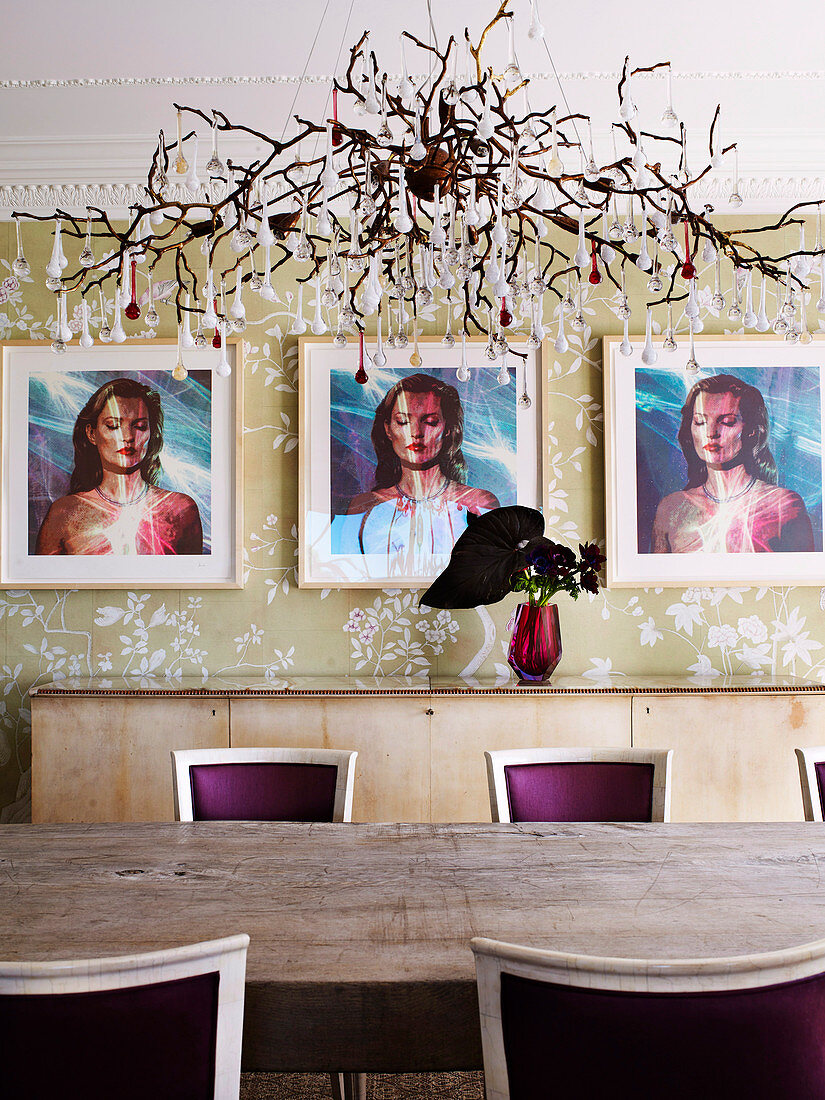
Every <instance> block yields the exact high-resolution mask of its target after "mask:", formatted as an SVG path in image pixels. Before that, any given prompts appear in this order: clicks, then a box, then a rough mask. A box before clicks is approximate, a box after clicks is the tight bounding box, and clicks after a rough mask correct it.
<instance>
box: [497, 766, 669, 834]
mask: <svg viewBox="0 0 825 1100" xmlns="http://www.w3.org/2000/svg"><path fill="white" fill-rule="evenodd" d="M484 758H485V760H486V761H487V783H488V786H489V788H490V813H491V815H492V819H493V821H510V820H512V819H511V817H510V801H509V799H508V798H507V779H506V777H505V774H504V769H505V768H507V767H509V766H510V765H512V764H578V763H596V764H652V765H653V801H652V805H651V821H670V770H671V761H672V759H673V749H499V750H498V751H496V752H485V753H484Z"/></svg>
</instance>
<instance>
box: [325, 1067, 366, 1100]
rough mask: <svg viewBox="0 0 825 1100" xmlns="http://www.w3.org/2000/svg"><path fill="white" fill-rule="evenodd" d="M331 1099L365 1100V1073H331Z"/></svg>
mask: <svg viewBox="0 0 825 1100" xmlns="http://www.w3.org/2000/svg"><path fill="white" fill-rule="evenodd" d="M329 1081H330V1084H331V1085H332V1096H333V1100H367V1075H366V1073H331V1074H330V1075H329Z"/></svg>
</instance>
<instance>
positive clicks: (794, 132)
mask: <svg viewBox="0 0 825 1100" xmlns="http://www.w3.org/2000/svg"><path fill="white" fill-rule="evenodd" d="M593 138H594V144H595V148H596V150H597V155H598V150H602V151H604V150H608V149H610V148H611V145H612V137H611V130H610V129H609V128H602V127H599V128H594V131H593ZM697 142H698V139H697ZM737 142H738V148H739V150H740V156H739V167H740V187H739V191H740V194H741V195H742V198H743V199H744V200H745V201H744V205H743V207H740V208H739V209H738V210H737V211H733V209H732V208H731V207H730V205H729V203H728V201H727V200H728V196H729V195H730V193H731V191H732V190H733V179H732V169H733V164H730V165H729V166H728V165H725V169H723V170H717V171H714V172H712V173H710V174H709V175H708V176H707V177H705V178H704V179H703V180H701V181H700V182H699V183H698V184H696V185H695V186H694V187H693V188H692V189H691V195H692V198H693V201H694V203H710V204H711V205H712V206H713V207H714V208H715V209H716V210H717V212H719V213H725V212H731V213H733V212H736V213H739V214H748V213H774V212H777V211H782V210H785V209H787V207H789V206H792V205H793V204H794V203H797V202H818V201H820V200H822V199H825V131H824V130H811V129H802V128H783V129H778V128H765V127H763V128H760V129H756V128H752V129H746V130H740V131H739V132H738V133H737ZM156 145H157V135H156V134H153V133H145V134H77V135H73V136H72V137H71V138H67V137H66V136H65V135H62V134H57V135H44V136H42V137H23V138H21V137H14V138H0V164H2V166H3V167H2V174H1V175H0V219H3V218H8V216H9V214H10V212H11V211H12V210H25V209H33V210H37V211H38V212H40V213H43V212H48V211H49V210H53V209H55V207H60V209H61V210H66V211H68V212H72V213H79V214H83V213H85V210H86V207H87V206H97V207H104V208H105V209H106V210H107V211H109V212H111V213H112V214H113V215H114V216H125V215H126V214H127V212H128V208H129V206H130V205H133V204H135V203H139V202H140V201H141V199H142V198H143V195H144V192H143V186H142V183H139V182H138V181H142V180H145V179H146V173H147V167H148V164H149V162H150V159H151V156H152V152H153V151H154V149H155V147H156ZM646 146H647V150H648V155H650V156H654V155H655V154H654V153H653V151H652V146H651V145H650V143H649V142H646ZM185 150H186V155H187V157H189V158H190V159H191V157H192V156H193V153H194V148H193V143H192V142H191V141H189V142H187V143H186V146H185ZM220 150H221V155H222V156H223V157H228V158H229V159H231V160H233V161H235V162H236V163H239V164H250V163H252V162H253V161H255V160H259V159H261V158H262V157H264V156H266V155H268V154H269V152H270V147H269V146H267V145H265V144H264V143H262V142H261V141H260V140H259V139H257V138H254V137H252V136H249V135H243V134H231V135H224V134H222V135H221V144H220ZM689 152H690V160H691V163H692V164H693V165H694V166H695V165H699V164H702V163H703V161H702V159H701V156H702V153H704V155H705V156H706V155H707V150H706V149H700V147H699V146H698V144H697V147H696V148H695V150H694V147H693V145H692V144H691V146H690V148H689ZM209 155H210V148H209V137H208V133H207V134H203V135H201V138H200V142H199V148H198V158H197V162H198V165H197V166H198V171H199V174H200V178H201V179H202V180H205V179H206V178H207V174H206V172H205V165H206V161H207V160H208V158H209ZM562 157H563V158H564V157H565V153H564V150H562ZM728 169H729V170H728ZM171 178H172V181H173V183H174V176H172V177H171ZM179 197H180V198H181V199H182V200H184V201H186V202H191V201H192V196H191V194H190V193H189V192H188V191H185V190H183V189H181V191H180V196H179Z"/></svg>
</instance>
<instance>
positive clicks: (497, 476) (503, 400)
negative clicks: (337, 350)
mask: <svg viewBox="0 0 825 1100" xmlns="http://www.w3.org/2000/svg"><path fill="white" fill-rule="evenodd" d="M416 373H422V374H431V375H432V376H433V377H434V378H438V379H439V381H441V382H447V383H449V385H451V386H455V388H456V389H457V390H458V394H459V397H460V398H461V404H462V406H463V408H464V443H463V444H462V448H461V449H462V451H463V453H464V458H465V459H466V461H467V484H468V485H472V486H473V487H474V488H476V489H486V490H488V492H491V493H493V494H494V495H495V496H496V497H497V498H498V500H499V503H500V504H501V505H502V506H504V505H508V504H516V503H517V501H516V487H517V481H516V449H517V440H516V402H517V400H518V394H517V393H516V372H515V370H514V369H513V368H511V369H510V384H509V385H508V386H500V385H499V384H498V383H497V382H496V373H497V368H493V369H490V370H485V369H482V370H471V374H470V380H469V381H468V382H457V381H456V376H455V368H454V367H427V368H426V369H425V368H423V367H420V368H418V370H415V369H414V368H413V367H409V366H408V367H406V368H397V367H395V368H389V367H387V368H384V369H383V370H378V369H376V368H373V369H372V370H370V377H369V381H368V382H367V384H366V386H360V385H359V384H358V383H357V382H356V381H355V377H354V375H353V373H352V371H351V370H332V371H330V489H331V493H330V497H331V500H330V513H331V514H332V515H341V514H346V511H347V507H348V505H349V502H350V500H351V499H352V498H353V497H354V496H357V494H358V493H365V492H368V491H369V490H370V489H372V486H373V479H374V475H375V450H374V449H373V446H372V440H371V439H370V432H371V431H372V424H373V420H374V418H375V410H376V408H377V407H378V405H379V404H380V402H381V401H382V399H383V398H384V395H385V394H386V393H387V391H388V390H389V389H390V388H391V387H392V386H394V385H395V383H396V382H398V381H399V380H400V379H401V378H408V377H409V376H410V375H411V374H416Z"/></svg>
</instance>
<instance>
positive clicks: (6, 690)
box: [0, 219, 825, 821]
mask: <svg viewBox="0 0 825 1100" xmlns="http://www.w3.org/2000/svg"><path fill="white" fill-rule="evenodd" d="M766 220H769V219H766ZM24 234H25V238H24V239H25V246H26V249H25V250H26V255H27V257H28V259H29V261H30V263H31V264H32V270H33V272H34V273H35V276H34V277H33V281H30V282H27V283H25V284H24V285H22V286H19V285H18V284H17V280H16V279H13V278H12V277H11V270H10V263H11V260H12V259H13V241H14V232H13V226H10V225H9V224H8V223H0V246H2V247H0V338H2V339H15V338H17V339H20V338H25V337H27V336H29V335H35V336H37V335H43V334H45V333H47V331H48V329H47V322H48V320H49V317H50V314H51V308H52V302H51V297H52V296H51V295H50V294H49V293H48V292H47V291H46V289H45V286H44V281H43V276H42V272H43V268H44V266H45V263H46V262H47V260H48V256H49V254H50V251H51V233H50V229H49V227H48V226H32V225H29V224H27V225H26V226H25V228H24ZM794 239H796V236H795V235H794ZM788 244H789V247H793V246H794V245H793V243H792V242H790V241H789V242H788ZM72 247H75V248H76V247H78V246H76V245H74V246H72V245H69V246H68V247H67V251H69V250H70V249H71V248H72ZM643 278H644V276H642V275H641V274H640V273H639V272H637V271H636V270H635V268H633V267H629V268H628V281H629V284H630V286H631V287H637V288H638V289H639V290H641V291H642V294H641V295H640V298H642V299H643V297H644V291H643V287H642V284H641V280H642V279H643ZM729 278H730V276H729V274H728V280H729ZM712 279H713V270H712V268H707V267H705V265H701V266H700V282H701V284H702V286H703V288H704V289H703V292H702V295H701V301H702V317H703V320H704V322H705V332H707V333H716V332H724V331H731V329H730V325H731V322H729V321H728V319H727V317H726V316H723V317H721V318H720V317H718V316H714V314H713V311H712V309H711V308H710V301H709V299H710V291H709V290H708V289H707V284H708V283H712ZM275 286H276V291H277V295H278V300H277V301H275V302H271V303H267V302H264V301H263V300H262V299H260V298H259V297H258V296H257V295H254V296H253V295H251V294H250V295H248V296H247V298H246V306H247V316H248V319H249V322H250V323H249V326H248V328H247V330H246V332H245V333H244V337H245V339H246V341H247V343H248V348H247V359H246V378H245V383H244V384H245V413H244V425H245V427H244V453H245V466H246V473H245V493H244V509H245V540H244V541H245V551H244V552H245V563H246V570H247V580H246V586H245V588H244V589H243V591H218V592H206V591H205V592H203V593H200V594H199V593H194V592H191V591H183V592H174V591H157V592H152V591H149V590H142V589H136V590H135V591H134V592H127V591H102V590H101V591H36V592H26V591H4V592H2V593H0V646H2V666H3V667H2V684H3V694H2V696H1V697H0V820H2V821H25V820H27V819H28V817H29V765H30V716H29V708H28V702H27V692H28V689H29V688H30V687H31V685H33V684H38V683H43V682H46V681H48V680H51V679H53V678H54V677H62V676H66V675H70V676H89V675H94V676H103V677H106V676H119V675H123V674H129V675H134V676H137V677H141V676H150V675H151V676H160V677H163V678H175V677H178V676H181V675H184V676H196V677H201V676H206V675H210V676H215V675H221V674H223V675H268V676H270V677H276V678H277V677H278V676H279V675H301V674H311V673H329V674H352V675H355V674H360V675H390V674H402V675H415V674H422V673H430V674H432V675H453V674H456V673H458V672H460V671H461V670H463V669H465V668H467V667H468V666H471V667H473V668H476V666H477V668H476V675H479V676H485V675H486V676H490V675H494V674H495V673H496V672H497V671H499V670H502V669H503V666H504V657H505V652H506V644H507V632H506V623H507V620H508V618H509V616H510V613H511V610H512V608H513V606H514V604H515V603H516V597H515V596H512V597H510V598H509V599H507V600H505V601H504V602H503V603H501V604H499V605H497V606H494V607H491V608H489V609H481V611H478V612H477V611H460V612H434V611H431V612H429V613H428V614H422V613H421V612H420V611H419V609H418V607H417V606H416V604H417V596H416V594H414V593H410V592H409V591H403V590H402V591H386V592H379V591H375V592H371V591H370V592H368V591H363V590H350V591H332V592H320V591H317V590H309V591H307V590H304V591H301V590H299V589H298V588H297V585H296V577H295V564H296V531H297V526H296V525H297V519H298V516H297V481H298V469H297V448H296V441H297V411H298V397H297V386H296V373H297V346H296V341H295V338H294V337H290V336H287V335H285V332H286V330H287V329H288V327H289V324H290V320H289V317H288V304H287V297H286V296H287V293H288V292H289V291H290V270H289V268H288V267H285V268H282V269H280V270H279V271H278V272H277V274H276V282H275ZM585 286H586V287H587V291H588V295H587V300H586V307H585V314H586V320H587V327H586V329H585V331H584V332H582V333H581V334H575V333H574V334H570V333H568V336H569V339H570V350H569V352H567V353H566V354H564V355H563V356H559V355H557V354H556V353H555V352H554V350H553V348H552V344H548V345H547V347H546V349H545V356H546V359H545V367H546V372H547V381H546V385H545V388H544V393H543V400H545V401H546V402H547V403H548V410H549V421H550V430H549V433H548V437H547V438H546V439H545V440H544V447H545V460H546V462H547V471H548V473H547V485H548V491H547V499H546V500H545V516H546V519H547V527H548V532H549V533H550V534H552V535H553V536H554V537H557V538H560V539H562V540H565V541H568V542H570V543H575V542H577V541H578V540H580V539H581V540H583V539H585V538H591V537H595V538H598V539H603V538H604V473H603V450H602V412H601V397H602V381H601V361H600V359H601V337H602V336H603V335H606V334H618V333H620V332H621V323H620V322H619V320H618V318H617V316H616V315H615V309H616V306H617V304H618V303H617V297H616V295H615V288H614V287H613V286H612V285H611V284H607V283H606V282H605V283H603V284H602V285H601V286H599V287H596V288H591V287H590V286H589V285H588V284H585ZM817 290H818V287H817V288H816V289H815V290H814V293H813V295H812V298H813V301H812V302H810V304H809V310H808V318H809V324H810V325H811V327H812V330H814V329H816V328H817V327H818V318H817V315H816V313H815V310H814V302H815V300H816V298H817V297H818V294H817ZM728 293H729V288H728ZM110 296H111V295H110ZM313 300H314V295H313V293H310V294H309V296H308V300H307V301H306V302H305V313H306V314H307V315H309V307H310V306H311V305H312V302H313ZM771 304H772V301H771V300H769V313H770V310H771ZM70 306H71V303H70ZM546 308H547V310H548V312H549V311H550V310H551V309H552V306H551V303H550V296H549V295H548V296H547V300H546ZM160 312H161V316H162V327H161V329H160V333H159V334H160V335H170V336H171V335H173V334H174V328H173V324H172V321H171V310H170V309H169V308H168V307H163V306H161V307H160ZM545 319H546V320H547V318H545ZM444 320H445V311H444V309H442V310H441V311H440V313H438V314H437V313H436V312H435V311H434V310H430V311H428V312H427V314H426V316H425V317H424V318H423V321H424V332H426V333H439V332H441V331H442V330H443V325H444ZM125 324H126V327H127V331H129V332H130V333H131V332H132V330H133V329H135V328H136V326H131V327H130V325H129V322H125ZM138 326H140V322H138ZM631 326H632V331H636V332H638V331H640V330H641V329H642V328H643V318H642V317H641V316H640V315H637V316H634V318H633V321H632V322H631ZM679 328H680V331H681V332H682V333H684V332H685V322H684V318H682V319H681V321H680V325H679ZM739 331H742V330H741V329H740V330H739ZM135 334H139V335H147V333H146V332H142V331H141V330H140V329H139V328H138V329H137V330H136V333H135ZM352 346H353V358H354V355H355V350H354V349H355V345H354V344H353V345H352ZM675 354H676V355H680V356H681V355H683V351H682V349H680V351H679V352H677V353H675ZM684 358H687V354H686V351H685V352H684ZM172 365H173V362H170V367H171V366H172ZM493 369H495V365H494V366H493ZM560 612H561V622H562V635H563V643H564V657H563V660H562V664H561V666H560V671H561V672H562V673H564V674H585V675H589V676H591V677H593V678H594V679H600V678H602V679H603V678H604V677H605V676H606V675H607V674H633V673H639V672H646V673H651V674H675V675H685V674H686V673H687V674H689V673H690V672H700V673H704V674H710V675H712V674H713V673H714V672H718V673H739V674H748V673H751V672H757V673H758V672H760V671H761V672H763V673H767V674H770V673H777V674H794V675H797V676H803V677H808V678H812V679H823V680H825V648H823V643H825V622H823V614H822V609H821V604H820V591H819V589H814V588H784V589H705V588H692V589H684V590H682V589H673V588H670V589H660V590H654V589H639V590H632V589H617V590H613V591H610V592H602V593H600V594H599V595H598V596H596V597H588V596H583V597H582V598H581V599H580V600H579V601H578V602H577V603H573V602H572V601H570V600H569V599H566V598H561V599H560ZM490 622H492V626H493V631H492V633H493V634H494V641H493V643H492V646H490V644H489V640H487V641H486V640H485V639H486V638H489V635H488V634H486V628H487V627H488V626H489V624H490ZM67 735H68V736H73V735H75V734H74V733H73V732H72V731H67ZM77 735H80V731H77Z"/></svg>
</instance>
